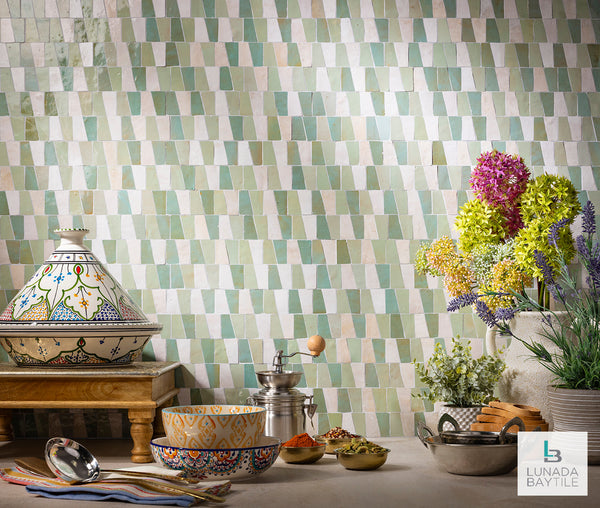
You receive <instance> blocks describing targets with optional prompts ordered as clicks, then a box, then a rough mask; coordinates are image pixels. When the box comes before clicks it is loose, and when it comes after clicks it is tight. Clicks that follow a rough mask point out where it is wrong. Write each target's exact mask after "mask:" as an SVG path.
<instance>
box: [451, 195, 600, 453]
mask: <svg viewBox="0 0 600 508" xmlns="http://www.w3.org/2000/svg"><path fill="white" fill-rule="evenodd" d="M569 222H570V221H569V220H568V219H562V220H560V221H558V222H557V223H555V224H554V225H552V226H551V227H550V232H549V234H548V242H549V244H550V245H551V246H552V247H553V248H554V249H555V250H556V252H557V260H558V261H557V262H556V263H555V264H552V263H551V262H550V261H549V259H548V256H547V255H546V253H545V252H542V251H537V252H536V253H535V259H536V266H537V268H538V269H539V270H540V272H542V273H543V277H544V281H545V283H546V286H547V288H548V291H549V293H550V294H551V295H552V297H553V298H554V299H555V300H556V301H557V303H558V304H559V306H560V308H561V309H563V310H562V311H561V312H560V313H558V312H557V311H553V310H549V309H548V308H547V307H545V306H543V305H541V304H540V302H539V301H537V299H535V298H532V297H531V296H530V295H528V294H527V293H525V292H512V293H511V295H510V296H511V297H513V298H514V300H515V302H516V305H515V306H514V307H511V308H503V309H498V310H496V311H492V310H491V309H490V308H489V307H488V306H487V305H486V303H485V302H484V301H483V300H482V299H481V295H478V294H476V293H470V294H467V295H463V296H461V297H458V298H456V299H454V300H453V301H451V302H450V305H449V308H450V310H454V309H455V308H459V307H462V306H465V305H475V306H476V309H477V314H478V315H479V317H481V319H483V320H484V321H485V322H486V323H487V324H488V325H489V326H496V327H498V328H499V329H500V330H501V331H502V332H503V333H505V334H508V335H510V336H511V337H512V338H513V339H515V340H516V341H517V342H519V343H521V344H522V345H523V346H524V347H525V349H526V350H527V351H528V352H529V354H530V357H532V358H534V359H535V360H537V362H538V363H539V364H540V365H541V366H542V367H543V368H545V369H547V370H548V372H549V373H550V374H551V376H552V378H553V384H552V385H551V386H548V388H547V389H548V400H549V407H550V412H551V414H552V417H553V420H554V430H556V431H567V430H573V431H575V430H579V431H587V432H588V455H589V462H590V463H600V242H598V240H597V239H595V238H594V237H595V235H596V218H595V212H594V206H593V204H592V203H591V202H590V201H588V202H587V204H586V205H585V206H584V208H583V213H582V227H581V229H582V233H581V234H580V235H579V236H577V238H576V240H575V248H576V252H577V256H578V259H579V262H580V265H581V268H582V270H583V272H584V274H585V275H586V277H585V279H583V278H581V277H578V276H577V274H576V273H573V268H572V267H570V264H569V263H570V262H569V260H568V257H567V255H565V254H564V250H563V249H562V247H561V246H560V238H561V237H562V235H563V234H564V230H565V229H568V226H569ZM578 279H583V280H584V283H583V284H580V283H579V282H578ZM580 286H583V287H580ZM525 310H528V311H533V312H535V313H537V314H539V316H540V318H541V323H542V330H541V332H540V333H541V336H542V338H543V339H544V340H531V339H524V338H523V337H521V336H520V335H518V334H517V333H516V331H515V330H514V329H513V328H512V327H511V326H510V320H511V319H512V317H513V316H514V314H515V312H520V311H525Z"/></svg>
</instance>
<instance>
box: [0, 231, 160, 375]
mask: <svg viewBox="0 0 600 508" xmlns="http://www.w3.org/2000/svg"><path fill="white" fill-rule="evenodd" d="M55 233H57V234H58V235H59V237H60V238H61V243H60V245H59V246H58V247H57V249H56V250H55V251H54V252H53V253H52V254H51V255H50V257H49V258H48V259H47V260H46V261H45V263H44V264H43V265H42V266H41V267H40V268H39V269H38V270H37V272H36V273H35V274H34V275H33V277H32V278H31V279H30V280H29V281H28V282H27V283H26V284H25V286H24V287H23V288H22V289H21V290H20V291H19V292H18V293H17V294H16V295H15V297H14V298H13V299H12V300H11V301H10V303H9V304H8V306H7V307H6V309H5V310H4V311H3V312H2V313H1V314H0V345H1V346H2V347H3V348H4V349H5V350H6V352H7V353H8V355H9V356H10V358H12V359H13V361H14V362H15V363H16V364H17V365H19V366H34V367H39V366H44V367H79V366H110V365H122V364H127V363H131V362H132V361H134V360H136V359H138V358H139V357H140V356H141V354H142V350H143V348H144V346H145V345H146V343H147V342H148V340H150V337H152V335H154V334H156V333H158V332H160V330H161V329H162V325H160V324H158V323H151V322H149V321H148V319H147V318H146V316H144V313H143V312H142V311H141V310H140V308H139V307H138V306H137V305H136V304H135V302H134V301H133V300H132V299H131V298H130V296H129V295H128V294H127V293H126V291H125V290H124V289H123V288H122V287H121V286H120V284H119V283H118V282H117V281H116V280H115V279H114V278H113V277H112V276H111V275H110V274H109V272H108V271H107V270H106V268H105V267H104V266H103V265H102V263H100V261H99V260H98V259H97V258H96V256H94V254H93V253H92V252H91V251H90V250H89V249H88V248H87V247H86V246H85V245H84V244H83V238H84V236H85V235H86V234H87V233H88V230H87V229H58V230H56V231H55Z"/></svg>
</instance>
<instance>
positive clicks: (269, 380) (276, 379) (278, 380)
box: [256, 370, 302, 388]
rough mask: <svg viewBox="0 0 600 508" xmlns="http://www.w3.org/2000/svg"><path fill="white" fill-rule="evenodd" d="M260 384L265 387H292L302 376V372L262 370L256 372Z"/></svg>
mask: <svg viewBox="0 0 600 508" xmlns="http://www.w3.org/2000/svg"><path fill="white" fill-rule="evenodd" d="M256 377H257V378H258V381H259V382H260V384H261V385H263V386H266V387H267V388H293V387H294V386H296V385H297V384H298V383H299V382H300V379H301V378H302V372H293V371H284V372H275V371H274V370H263V371H260V372H257V373H256Z"/></svg>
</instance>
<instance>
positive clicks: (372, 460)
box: [337, 448, 390, 471]
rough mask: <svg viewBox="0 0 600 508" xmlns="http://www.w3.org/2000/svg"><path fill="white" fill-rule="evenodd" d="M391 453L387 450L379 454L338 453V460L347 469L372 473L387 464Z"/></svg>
mask: <svg viewBox="0 0 600 508" xmlns="http://www.w3.org/2000/svg"><path fill="white" fill-rule="evenodd" d="M389 451H390V450H388V449H387V448H386V449H385V450H384V451H382V452H378V453H344V452H342V451H338V452H337V460H338V462H339V463H340V464H341V465H342V466H344V467H345V468H346V469H353V470H356V471H372V470H373V469H377V468H379V467H381V466H383V465H384V464H385V461H386V460H387V456H388V453H389Z"/></svg>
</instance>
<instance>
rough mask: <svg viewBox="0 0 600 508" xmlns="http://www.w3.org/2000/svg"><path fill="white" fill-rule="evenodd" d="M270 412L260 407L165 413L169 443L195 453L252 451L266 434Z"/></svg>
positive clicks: (216, 407)
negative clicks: (211, 450)
mask: <svg viewBox="0 0 600 508" xmlns="http://www.w3.org/2000/svg"><path fill="white" fill-rule="evenodd" d="M266 411H267V410H266V409H265V408H264V407H260V406H242V405H239V406H236V405H221V404H212V405H198V406H174V407H168V408H165V409H163V410H162V418H163V426H164V429H165V433H166V434H167V438H168V439H169V443H170V444H171V445H173V446H179V447H181V448H192V449H226V448H231V449H233V448H248V447H251V446H256V444H257V443H258V442H259V440H260V438H261V437H262V436H263V434H264V431H265V422H266V416H267V413H266Z"/></svg>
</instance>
